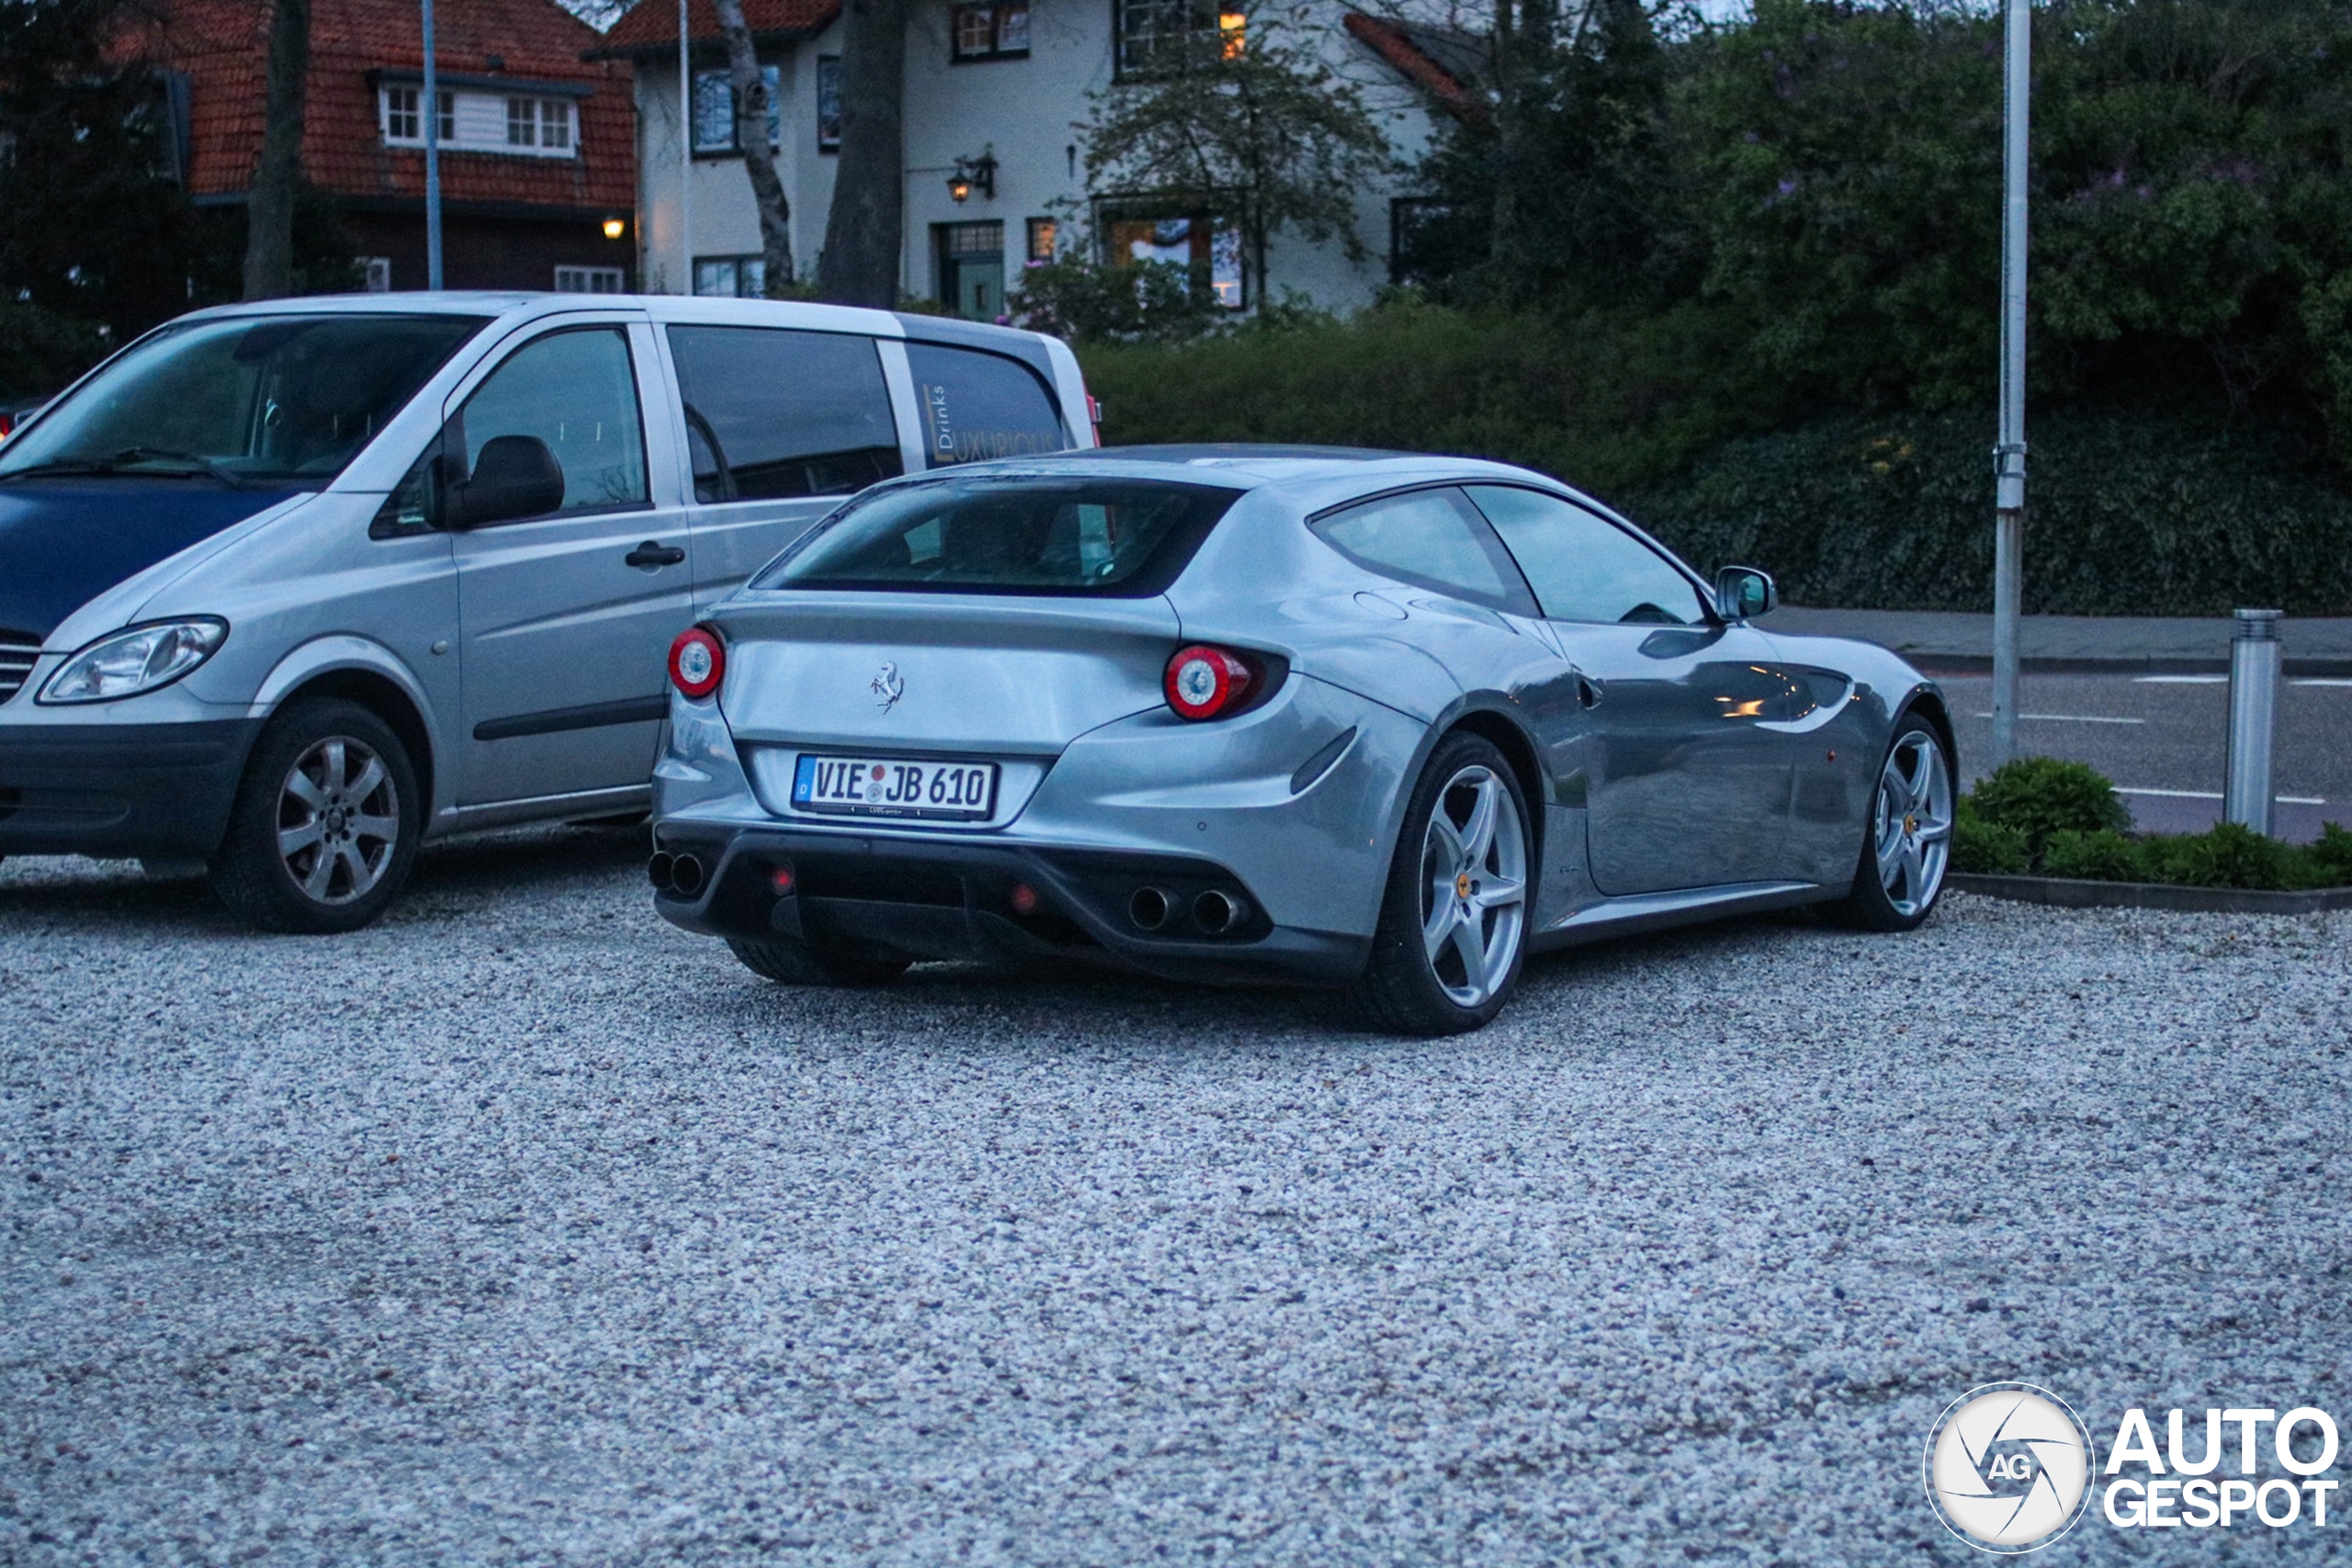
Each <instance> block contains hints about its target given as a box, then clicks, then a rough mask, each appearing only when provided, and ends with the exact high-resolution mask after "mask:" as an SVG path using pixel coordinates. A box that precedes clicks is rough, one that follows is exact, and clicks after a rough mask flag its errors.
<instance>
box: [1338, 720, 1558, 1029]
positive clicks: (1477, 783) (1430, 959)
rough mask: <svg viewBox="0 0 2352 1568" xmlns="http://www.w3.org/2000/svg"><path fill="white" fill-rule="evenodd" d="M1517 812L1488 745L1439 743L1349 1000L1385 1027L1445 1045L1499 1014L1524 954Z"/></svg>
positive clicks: (1523, 830)
mask: <svg viewBox="0 0 2352 1568" xmlns="http://www.w3.org/2000/svg"><path fill="white" fill-rule="evenodd" d="M1530 840H1531V835H1530V833H1529V831H1528V826H1527V804H1526V801H1525V800H1524V799H1523V798H1522V797H1521V793H1520V785H1519V780H1518V778H1517V776H1516V775H1515V774H1514V773H1512V772H1511V769H1510V762H1509V761H1506V760H1505V759H1504V757H1503V754H1502V753H1501V751H1499V750H1497V749H1496V747H1495V745H1494V743H1493V742H1491V741H1489V740H1487V739H1484V738H1482V737H1480V736H1476V735H1470V734H1462V733H1456V734H1454V735H1451V736H1448V737H1447V738H1446V739H1444V740H1443V741H1442V742H1440V743H1439V745H1438V748H1437V750H1436V751H1435V752H1434V753H1433V754H1432V755H1431V756H1430V761H1429V764H1428V766H1427V767H1426V768H1425V769H1424V770H1423V772H1422V774H1421V779H1420V783H1419V784H1418V785H1417V786H1416V787H1415V789H1414V791H1413V798H1412V801H1411V803H1410V806H1409V808H1408V811H1407V812H1406V817H1405V831H1404V836H1403V838H1402V839H1401V840H1399V842H1398V845H1397V861H1396V864H1395V866H1394V868H1393V869H1392V871H1391V873H1390V875H1389V881H1388V887H1387V889H1386V892H1385V896H1384V898H1383V901H1382V905H1381V916H1380V929H1379V930H1378V931H1377V932H1375V933H1374V937H1373V953H1372V962H1371V964H1370V966H1369V967H1368V968H1367V970H1366V971H1365V974H1364V977H1363V979H1362V980H1361V981H1359V982H1358V983H1357V987H1356V993H1355V995H1356V1001H1357V1004H1358V1006H1359V1008H1360V1009H1361V1010H1363V1012H1364V1013H1365V1014H1366V1015H1367V1016H1368V1017H1369V1019H1370V1020H1371V1021H1373V1022H1374V1023H1377V1024H1379V1025H1381V1026H1383V1027H1385V1028H1388V1029H1395V1030H1399V1031H1402V1032H1407V1033H1413V1034H1454V1033H1460V1032H1463V1031H1465V1030H1471V1029H1476V1028H1479V1027H1481V1026H1482V1025H1484V1024H1485V1023H1487V1021H1489V1020H1490V1019H1492V1018H1493V1017H1494V1016H1495V1014H1497V1013H1498V1012H1500V1011H1501V1010H1502V1006H1503V1003H1504V1001H1505V1000H1506V999H1507V998H1509V997H1510V990H1511V987H1513V986H1514V985H1515V984H1517V982H1518V979H1519V969H1520V963H1521V959H1522V958H1523V957H1524V956H1525V953H1526V949H1527V915H1528V900H1529V897H1530V894H1531V892H1532V889H1531V887H1530V881H1531V879H1530V877H1529V874H1528V863H1529V858H1530V857H1529V845H1530Z"/></svg>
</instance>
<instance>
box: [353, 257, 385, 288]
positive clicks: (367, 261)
mask: <svg viewBox="0 0 2352 1568" xmlns="http://www.w3.org/2000/svg"><path fill="white" fill-rule="evenodd" d="M359 277H360V285H359V286H360V287H361V288H365V289H366V290H367V291H368V293H370V294H390V292H391V291H392V258H391V257H390V256H361V257H360V258H359Z"/></svg>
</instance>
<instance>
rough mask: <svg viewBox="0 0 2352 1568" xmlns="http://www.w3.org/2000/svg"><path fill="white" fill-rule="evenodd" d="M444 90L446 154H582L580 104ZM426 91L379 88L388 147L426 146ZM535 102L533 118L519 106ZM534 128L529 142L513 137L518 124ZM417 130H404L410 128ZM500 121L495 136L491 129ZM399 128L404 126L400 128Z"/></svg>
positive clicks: (380, 121) (550, 97)
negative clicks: (522, 115) (422, 107)
mask: <svg viewBox="0 0 2352 1568" xmlns="http://www.w3.org/2000/svg"><path fill="white" fill-rule="evenodd" d="M440 92H441V114H440V145H441V150H442V151H443V152H503V153H505V154H507V155H508V156H510V157H522V158H576V157H578V156H579V155H580V106H579V105H578V104H577V103H575V102H573V101H572V100H571V98H568V97H562V96H557V95H555V94H552V93H505V92H492V91H488V90H484V89H479V88H473V87H454V88H453V87H444V88H442V89H441V90H440ZM423 97H424V89H422V88H421V87H418V86H417V85H415V84H413V83H409V82H398V83H386V84H385V85H382V86H380V87H379V88H378V89H377V91H376V124H377V128H378V130H380V131H381V132H382V134H383V138H384V145H385V146H387V147H402V148H408V147H414V148H422V147H423V146H424V126H423V121H422V120H421V119H420V118H419V117H418V114H417V108H418V105H419V102H420V100H422V98H423ZM526 105H527V106H530V111H531V112H530V114H529V116H528V118H527V120H526V119H519V118H517V117H516V115H515V108H516V107H521V106H526ZM521 124H527V125H528V126H529V128H530V140H529V141H513V140H511V138H512V137H513V135H514V133H515V127H517V126H518V125H521ZM412 125H413V126H414V127H416V129H415V130H414V131H413V133H409V134H403V132H406V131H407V130H408V128H409V127H410V126H412ZM490 125H496V126H497V127H498V128H499V129H498V133H497V134H496V135H494V136H493V135H492V134H491V133H490V132H489V130H487V129H484V128H486V127H487V126H490ZM396 127H397V128H398V129H397V130H396Z"/></svg>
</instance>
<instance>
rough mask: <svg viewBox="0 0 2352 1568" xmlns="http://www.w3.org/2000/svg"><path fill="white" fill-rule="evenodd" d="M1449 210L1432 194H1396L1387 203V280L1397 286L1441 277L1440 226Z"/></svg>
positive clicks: (1442, 239) (1443, 271)
mask: <svg viewBox="0 0 2352 1568" xmlns="http://www.w3.org/2000/svg"><path fill="white" fill-rule="evenodd" d="M1452 218H1453V209H1452V208H1451V207H1450V206H1448V205H1447V204H1446V203H1445V202H1444V201H1442V200H1441V199H1439V198H1438V197H1427V196H1400V197H1394V198H1392V199H1391V200H1390V201H1389V203H1388V281H1389V282H1391V283H1393V284H1395V285H1397V287H1398V288H1410V287H1412V286H1415V285H1418V284H1425V283H1429V282H1431V281H1433V280H1435V279H1436V278H1439V277H1442V276H1444V274H1445V271H1446V267H1445V265H1444V261H1445V258H1444V256H1443V255H1442V248H1443V243H1444V239H1445V235H1444V233H1443V229H1444V227H1445V225H1446V223H1447V221H1448V220H1450V219H1452Z"/></svg>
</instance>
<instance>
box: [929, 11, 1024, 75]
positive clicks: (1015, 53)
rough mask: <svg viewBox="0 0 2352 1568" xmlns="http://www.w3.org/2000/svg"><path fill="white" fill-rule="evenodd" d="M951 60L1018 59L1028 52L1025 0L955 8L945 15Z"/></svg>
mask: <svg viewBox="0 0 2352 1568" xmlns="http://www.w3.org/2000/svg"><path fill="white" fill-rule="evenodd" d="M947 26H948V30H949V32H950V34H951V35H952V36H953V38H954V40H955V43H954V50H953V52H952V54H951V55H950V58H951V59H954V60H957V61H966V60H1018V59H1022V58H1024V57H1026V56H1027V54H1028V53H1029V0H1001V3H1000V4H997V5H991V6H954V7H952V8H951V9H950V10H949V11H948V13H947Z"/></svg>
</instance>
